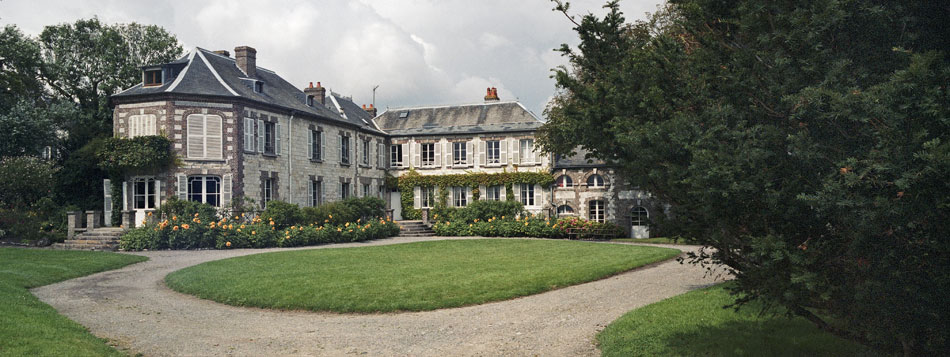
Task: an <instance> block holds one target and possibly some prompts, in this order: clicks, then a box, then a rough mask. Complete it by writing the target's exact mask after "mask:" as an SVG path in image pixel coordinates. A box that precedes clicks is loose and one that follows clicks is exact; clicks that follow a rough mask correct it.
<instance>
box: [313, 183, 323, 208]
mask: <svg viewBox="0 0 950 357" xmlns="http://www.w3.org/2000/svg"><path fill="white" fill-rule="evenodd" d="M322 200H323V181H320V180H310V206H311V207H316V206H319V205H320V203H321V202H320V201H322Z"/></svg>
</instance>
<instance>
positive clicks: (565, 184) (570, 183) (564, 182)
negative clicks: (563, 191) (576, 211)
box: [554, 175, 574, 188]
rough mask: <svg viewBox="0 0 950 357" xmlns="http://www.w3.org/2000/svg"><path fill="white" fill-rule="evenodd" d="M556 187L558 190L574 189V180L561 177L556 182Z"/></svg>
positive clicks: (566, 176)
mask: <svg viewBox="0 0 950 357" xmlns="http://www.w3.org/2000/svg"><path fill="white" fill-rule="evenodd" d="M554 187H557V188H570V187H574V179H572V178H571V177H570V176H568V175H561V176H558V177H557V180H555V181H554Z"/></svg>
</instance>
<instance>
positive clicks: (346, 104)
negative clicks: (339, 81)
mask: <svg viewBox="0 0 950 357" xmlns="http://www.w3.org/2000/svg"><path fill="white" fill-rule="evenodd" d="M331 95H332V96H333V98H334V99H336V103H337V104H339V105H340V106H339V109H340V110H342V111H343V113H344V114H346V117H347V118H352V119H356V120H359V121H360V122H361V123H364V122H365V123H367V124H370V125H372V123H373V117H372V116H370V115H369V113H368V112H366V110H364V109H363V108H362V107H360V106H359V105H356V103H355V102H353V100H352V99H350V98H349V97H344V96H342V95H339V94H337V93H334V92H327V97H329V96H331ZM327 102H328V103H327V104H330V103H329V102H330V98H327Z"/></svg>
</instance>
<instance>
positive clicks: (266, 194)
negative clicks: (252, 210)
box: [261, 178, 275, 208]
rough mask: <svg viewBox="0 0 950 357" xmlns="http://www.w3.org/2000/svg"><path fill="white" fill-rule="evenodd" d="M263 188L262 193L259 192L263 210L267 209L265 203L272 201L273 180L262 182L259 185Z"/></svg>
mask: <svg viewBox="0 0 950 357" xmlns="http://www.w3.org/2000/svg"><path fill="white" fill-rule="evenodd" d="M261 184H262V186H263V192H261V205H263V206H264V208H267V202H270V201H273V200H274V186H275V185H274V184H275V182H274V179H272V178H266V179H264V182H262V183H261Z"/></svg>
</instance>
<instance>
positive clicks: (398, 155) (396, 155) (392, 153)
mask: <svg viewBox="0 0 950 357" xmlns="http://www.w3.org/2000/svg"><path fill="white" fill-rule="evenodd" d="M389 164H390V165H391V166H392V167H403V162H402V144H393V145H389Z"/></svg>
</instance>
